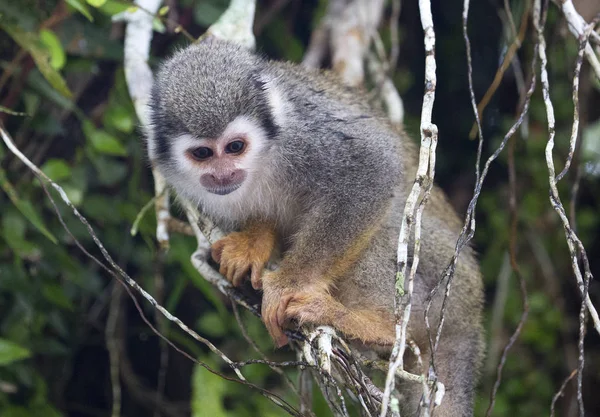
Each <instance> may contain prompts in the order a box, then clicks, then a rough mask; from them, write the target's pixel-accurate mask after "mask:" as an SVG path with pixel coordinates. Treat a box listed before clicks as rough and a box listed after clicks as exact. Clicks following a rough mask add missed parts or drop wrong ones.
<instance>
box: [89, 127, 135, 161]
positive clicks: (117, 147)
mask: <svg viewBox="0 0 600 417" xmlns="http://www.w3.org/2000/svg"><path fill="white" fill-rule="evenodd" d="M90 140H91V142H92V146H93V147H94V149H96V150H97V151H98V152H102V153H105V154H107V155H115V156H126V155H127V150H126V149H125V147H124V146H123V144H122V143H121V142H119V141H118V140H117V139H116V138H115V137H114V136H111V135H109V134H108V133H106V132H105V131H104V130H96V131H95V132H94V134H92V135H91V136H90Z"/></svg>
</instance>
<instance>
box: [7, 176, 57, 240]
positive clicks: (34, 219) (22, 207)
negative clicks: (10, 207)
mask: <svg viewBox="0 0 600 417" xmlns="http://www.w3.org/2000/svg"><path fill="white" fill-rule="evenodd" d="M0 188H2V189H3V190H4V192H5V193H6V194H7V195H8V198H10V200H11V201H12V203H13V204H14V205H15V207H17V208H18V209H19V211H20V212H21V214H22V215H23V216H25V218H27V220H29V221H30V222H31V224H33V225H34V226H35V227H36V228H37V229H38V230H39V231H40V232H42V234H43V235H44V236H46V237H47V238H48V239H50V241H51V242H52V243H58V240H56V238H55V237H54V235H52V233H50V231H49V230H48V229H47V228H46V226H45V225H44V222H43V221H42V218H41V217H40V215H39V214H38V213H37V211H36V210H35V209H34V208H33V206H32V205H31V202H29V201H26V200H21V199H20V198H19V195H18V194H17V192H16V190H15V188H14V187H13V185H12V184H11V183H10V182H9V181H8V178H7V177H6V172H5V171H4V170H3V169H0Z"/></svg>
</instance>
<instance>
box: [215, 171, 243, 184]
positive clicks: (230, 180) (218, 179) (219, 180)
mask: <svg viewBox="0 0 600 417" xmlns="http://www.w3.org/2000/svg"><path fill="white" fill-rule="evenodd" d="M210 179H211V180H212V182H213V184H214V185H216V186H217V187H228V186H230V185H232V184H235V183H237V182H238V181H239V180H240V170H235V171H231V172H229V173H224V174H219V175H215V174H211V175H210Z"/></svg>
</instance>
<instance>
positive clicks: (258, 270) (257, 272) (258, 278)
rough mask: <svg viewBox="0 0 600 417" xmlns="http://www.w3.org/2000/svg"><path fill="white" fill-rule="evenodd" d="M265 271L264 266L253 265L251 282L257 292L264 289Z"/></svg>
mask: <svg viewBox="0 0 600 417" xmlns="http://www.w3.org/2000/svg"><path fill="white" fill-rule="evenodd" d="M263 271H264V267H263V265H262V264H253V265H252V274H251V276H250V282H252V288H254V289H255V290H260V289H261V288H262V273H263Z"/></svg>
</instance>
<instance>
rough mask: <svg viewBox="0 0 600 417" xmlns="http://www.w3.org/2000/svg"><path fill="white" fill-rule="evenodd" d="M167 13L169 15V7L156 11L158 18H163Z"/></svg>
mask: <svg viewBox="0 0 600 417" xmlns="http://www.w3.org/2000/svg"><path fill="white" fill-rule="evenodd" d="M167 13H169V6H163V7H161V8H160V10H159V11H158V15H159V16H165V15H166V14H167Z"/></svg>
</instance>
